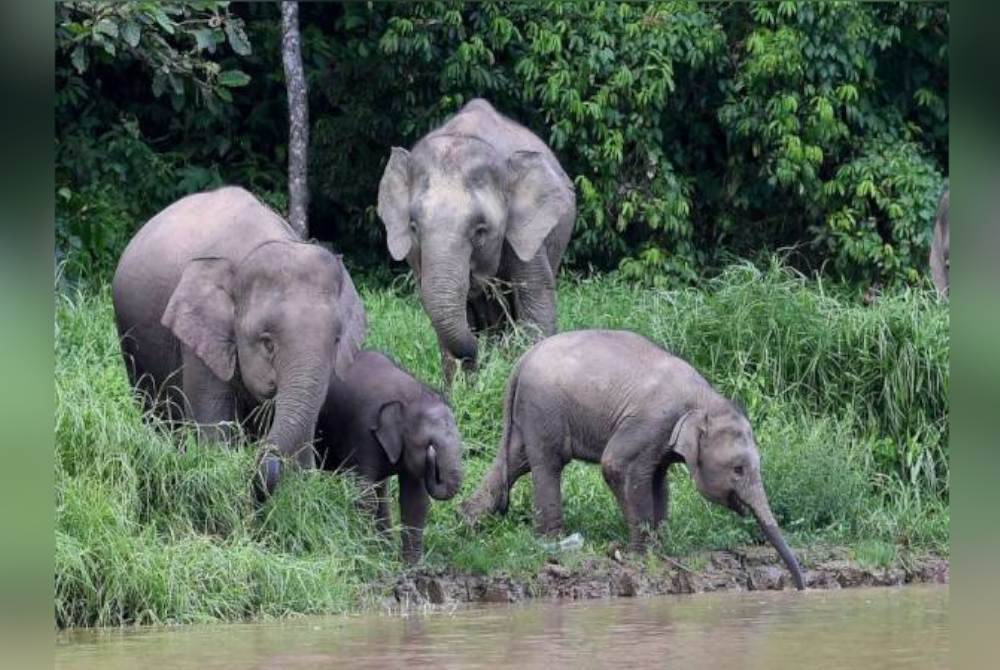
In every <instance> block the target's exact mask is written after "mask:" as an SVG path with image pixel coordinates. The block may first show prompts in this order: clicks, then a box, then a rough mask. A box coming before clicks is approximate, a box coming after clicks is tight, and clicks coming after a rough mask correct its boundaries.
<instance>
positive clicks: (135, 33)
mask: <svg viewBox="0 0 1000 670" xmlns="http://www.w3.org/2000/svg"><path fill="white" fill-rule="evenodd" d="M122 38H123V39H124V40H125V43H126V44H128V45H129V46H130V47H133V48H135V47H137V46H139V40H140V39H141V38H142V28H141V27H140V26H139V24H138V23H136V22H135V21H127V22H126V23H125V25H123V26H122Z"/></svg>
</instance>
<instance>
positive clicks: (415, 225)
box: [410, 219, 417, 235]
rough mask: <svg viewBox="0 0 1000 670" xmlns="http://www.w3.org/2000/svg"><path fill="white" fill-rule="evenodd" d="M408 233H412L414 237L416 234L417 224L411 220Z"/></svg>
mask: <svg viewBox="0 0 1000 670" xmlns="http://www.w3.org/2000/svg"><path fill="white" fill-rule="evenodd" d="M410 232H411V233H413V234H414V235H416V234H417V222H416V221H414V220H413V219H410Z"/></svg>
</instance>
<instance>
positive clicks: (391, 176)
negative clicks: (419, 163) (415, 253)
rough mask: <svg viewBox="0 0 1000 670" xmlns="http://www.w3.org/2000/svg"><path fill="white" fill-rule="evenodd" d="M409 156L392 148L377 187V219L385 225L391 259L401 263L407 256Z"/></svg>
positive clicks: (408, 247) (404, 150)
mask: <svg viewBox="0 0 1000 670" xmlns="http://www.w3.org/2000/svg"><path fill="white" fill-rule="evenodd" d="M409 162H410V152H409V151H407V150H406V149H403V148H401V147H393V148H392V154H390V156H389V163H388V164H387V165H386V166H385V172H383V173H382V181H380V182H379V185H378V215H379V218H380V219H382V223H383V224H384V225H385V237H386V243H387V244H388V246H389V253H390V254H391V255H392V257H393V258H394V259H395V260H397V261H401V260H403V259H404V258H406V254H408V253H409V252H410V244H411V240H410V177H409Z"/></svg>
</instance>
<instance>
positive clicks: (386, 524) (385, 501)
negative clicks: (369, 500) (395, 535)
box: [375, 479, 392, 535]
mask: <svg viewBox="0 0 1000 670" xmlns="http://www.w3.org/2000/svg"><path fill="white" fill-rule="evenodd" d="M375 497H376V503H375V505H376V506H375V527H376V528H377V529H378V532H379V533H381V534H383V535H385V534H387V533H388V532H389V528H390V527H391V526H392V515H391V513H390V511H389V480H387V479H383V480H382V481H380V482H379V483H378V484H377V485H376V486H375Z"/></svg>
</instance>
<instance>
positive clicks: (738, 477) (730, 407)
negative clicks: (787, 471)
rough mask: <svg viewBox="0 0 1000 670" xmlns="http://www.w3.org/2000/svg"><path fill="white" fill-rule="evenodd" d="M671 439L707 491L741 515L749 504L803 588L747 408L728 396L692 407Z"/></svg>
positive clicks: (704, 492) (705, 493)
mask: <svg viewBox="0 0 1000 670" xmlns="http://www.w3.org/2000/svg"><path fill="white" fill-rule="evenodd" d="M669 444H670V447H671V448H672V449H673V450H674V452H675V453H677V454H679V455H681V456H682V457H683V458H684V462H685V464H686V465H687V468H688V471H689V472H690V473H691V477H692V479H694V483H695V486H696V487H697V489H698V491H699V492H700V493H701V494H702V495H703V496H705V497H706V498H707V499H709V500H711V501H712V502H714V503H717V504H719V505H722V506H723V507H728V508H729V509H731V510H733V511H734V512H736V513H737V514H739V515H740V516H745V515H746V510H747V508H749V510H750V512H752V513H753V515H754V518H756V519H757V523H758V524H759V525H760V528H761V530H762V531H763V532H764V535H765V536H766V537H767V539H768V541H769V542H770V543H771V544H772V545H773V546H774V548H775V549H777V550H778V554H779V555H780V556H781V559H782V560H783V561H784V562H785V565H787V566H788V570H789V572H791V574H792V579H793V580H794V582H795V587H796V588H798V589H800V590H801V589H802V588H803V582H802V571H801V570H800V569H799V564H798V561H796V560H795V555H794V554H793V553H792V551H791V550H790V549H789V548H788V545H787V544H785V540H784V538H783V537H782V536H781V531H780V530H779V529H778V524H777V522H776V521H775V520H774V515H773V514H772V513H771V507H770V505H769V504H768V502H767V494H766V493H765V492H764V483H763V481H762V479H761V474H760V452H759V451H758V449H757V443H756V441H755V440H754V437H753V432H752V431H751V429H750V422H749V421H748V420H747V418H746V416H745V415H744V414H743V412H742V411H740V409H739V408H738V407H737V406H736V405H735V404H733V403H731V402H729V401H727V400H720V401H719V402H718V403H714V404H713V405H712V406H710V407H707V408H695V409H691V410H688V411H687V412H685V413H684V414H683V415H682V416H681V418H680V419H678V421H677V423H676V424H674V428H673V432H672V434H671V436H670V443H669Z"/></svg>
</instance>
